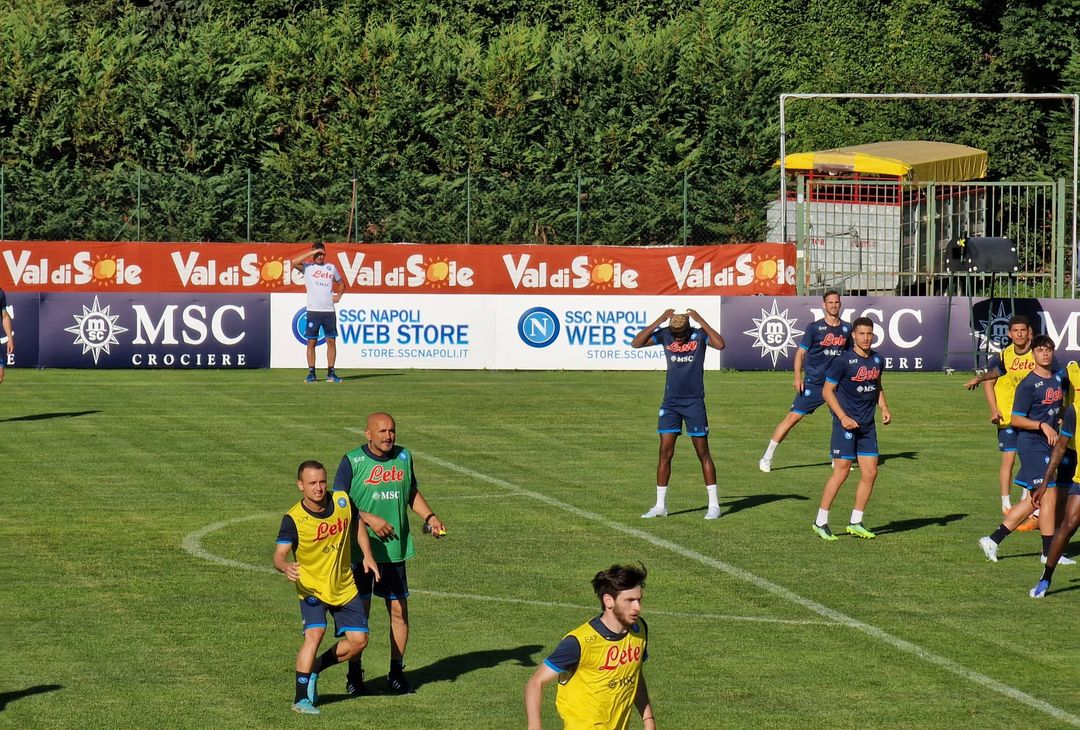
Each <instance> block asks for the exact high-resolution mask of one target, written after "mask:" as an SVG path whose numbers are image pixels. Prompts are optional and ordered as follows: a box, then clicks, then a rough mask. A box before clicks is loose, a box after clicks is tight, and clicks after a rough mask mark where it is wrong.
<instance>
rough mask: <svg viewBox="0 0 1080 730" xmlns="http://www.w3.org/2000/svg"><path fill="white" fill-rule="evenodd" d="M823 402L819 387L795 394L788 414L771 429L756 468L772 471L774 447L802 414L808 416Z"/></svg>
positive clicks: (800, 418) (796, 423)
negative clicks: (770, 436)
mask: <svg viewBox="0 0 1080 730" xmlns="http://www.w3.org/2000/svg"><path fill="white" fill-rule="evenodd" d="M824 402H825V401H824V400H822V398H821V388H820V387H818V388H816V389H811V388H805V389H803V390H802V391H800V392H799V393H796V394H795V400H794V401H792V403H791V410H790V411H788V414H787V415H786V416H784V418H783V420H782V421H780V423H778V424H776V428H774V429H773V432H772V438H770V439H769V445H768V446H767V447H765V453H764V454H763V455H762V457H761V458H760V459H759V460H758V469H760V470H761V471H763V472H765V473H766V474H767V473H769V472H770V471H772V460H773V455H774V454H775V453H776V447H777V446H779V445H780V444H781V443H782V442H783V440H784V439H785V438H787V435H788V432H790V431H791V429H793V428H795V426H797V425H798V423H799V421H801V420H802V419H803V417H804V416H808V415H810V414H811V413H813V412H814V411H816V410H817V409H818V407H819V406H821V404H822V403H824Z"/></svg>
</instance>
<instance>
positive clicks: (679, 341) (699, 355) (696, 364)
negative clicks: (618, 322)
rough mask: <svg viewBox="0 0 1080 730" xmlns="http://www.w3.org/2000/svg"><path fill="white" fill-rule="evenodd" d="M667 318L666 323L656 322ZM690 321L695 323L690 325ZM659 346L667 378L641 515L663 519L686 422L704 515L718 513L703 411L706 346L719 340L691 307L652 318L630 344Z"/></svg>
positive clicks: (717, 346)
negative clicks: (652, 492) (651, 492)
mask: <svg viewBox="0 0 1080 730" xmlns="http://www.w3.org/2000/svg"><path fill="white" fill-rule="evenodd" d="M664 322H667V323H668V324H667V326H666V327H661V325H662V324H663V323H664ZM691 322H695V323H697V325H698V327H693V326H691ZM649 345H660V346H662V347H663V348H664V360H665V362H666V364H667V379H666V381H665V384H664V399H663V401H662V402H661V404H660V413H659V416H658V418H657V424H656V431H657V433H658V434H659V436H660V453H659V456H658V458H657V464H656V503H655V504H654V505H653V507H652V508H651V509H650V510H649V511H648V512H646V513H645V514H643V515H642V517H643V518H645V519H651V518H653V517H666V516H667V514H668V509H667V488H668V481H669V480H670V478H671V459H672V457H673V456H674V455H675V441H676V439H677V438H678V437H679V434H681V433H682V430H683V424H684V423H685V424H686V433H687V434H688V435H689V436H690V441H691V442H692V443H693V445H694V452H695V453H696V454H697V457H698V461H699V462H700V463H701V473H702V476H703V477H704V479H705V490H706V492H707V493H708V497H709V505H708V508H707V509H706V512H705V519H707V520H715V519H717V518H718V517H720V501H719V497H718V495H717V490H716V466H715V464H714V463H713V459H712V454H711V453H710V452H709V417H708V414H707V413H706V411H705V374H704V373H705V348H706V347H712V348H714V349H717V350H723V349H724V345H725V343H724V338H723V337H721V336H720V333H719V332H717V331H716V330H715V329H713V328H712V326H711V325H709V323H708V322H706V321H705V318H704V317H702V316H701V315H700V314H698V313H697V312H696V311H695V310H693V309H687V310H686V314H676V313H675V310H673V309H668V310H665V311H664V313H663V314H661V315H660V316H659V317H657V318H656V320H655V321H654V322H653V323H652V324H649V325H647V326H646V327H645V328H644V329H642V330H641V331H640V332H638V333H637V335H635V337H634V339H633V340H632V341H631V342H630V346H631V347H634V348H641V347H647V346H649Z"/></svg>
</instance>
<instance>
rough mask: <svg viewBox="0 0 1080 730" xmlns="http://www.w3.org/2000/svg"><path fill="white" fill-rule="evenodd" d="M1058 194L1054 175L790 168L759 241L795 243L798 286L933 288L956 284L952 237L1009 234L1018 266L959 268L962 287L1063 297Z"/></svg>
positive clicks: (1066, 255)
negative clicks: (915, 175)
mask: <svg viewBox="0 0 1080 730" xmlns="http://www.w3.org/2000/svg"><path fill="white" fill-rule="evenodd" d="M1066 203H1067V196H1066V194H1065V181H1064V180H1057V181H1054V182H963V183H915V182H907V181H882V180H831V179H827V178H825V179H811V178H807V177H804V176H799V177H798V178H797V184H796V186H795V189H794V191H793V192H792V194H791V195H790V196H789V199H788V200H787V201H786V202H785V206H786V210H784V211H781V208H780V203H779V202H778V201H777V202H775V203H773V204H772V205H770V207H769V233H768V240H776V241H779V240H787V241H793V242H795V243H796V244H797V245H798V248H799V256H800V259H799V260H800V269H799V272H800V273H799V285H800V289H801V290H803V291H805V292H821V291H825V290H827V289H836V290H838V291H841V292H897V293H942V292H945V291H948V290H949V289H950V288H953V289H954V290H955V288H956V287H957V285H958V283H959V282H958V281H957V279H958V278H960V270H961V269H962V267H961V266H960V262H959V261H957V260H955V259H954V258H953V255H954V251H955V246H954V245H953V244H954V242H955V241H956V240H957V239H962V238H969V237H975V236H994V237H1004V238H1009V239H1011V240H1012V241H1014V242H1015V243H1016V249H1017V256H1018V259H1019V270H1018V271H1016V272H1014V273H1012V274H1003V273H998V274H996V275H995V274H977V275H971V274H967V273H963V274H962V277H963V279H964V281H963V282H962V285H963V286H964V287H965V288H966V289H967V290H973V291H974V292H975V293H983V294H995V295H1015V296H1056V297H1061V296H1065V295H1069V296H1072V295H1073V291H1072V289H1073V287H1072V281H1071V279H1072V276H1071V272H1072V270H1073V269H1072V255H1071V253H1072V252H1071V246H1067V245H1066V231H1065V223H1066V221H1067V220H1068V215H1069V211H1068V207H1067V205H1066ZM785 219H786V220H785ZM784 226H786V228H785V227H784ZM1067 283H1068V287H1067V286H1066V284H1067Z"/></svg>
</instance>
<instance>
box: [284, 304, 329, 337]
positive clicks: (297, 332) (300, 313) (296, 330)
mask: <svg viewBox="0 0 1080 730" xmlns="http://www.w3.org/2000/svg"><path fill="white" fill-rule="evenodd" d="M292 333H293V337H295V338H296V341H297V342H299V343H300V344H301V345H304V346H307V337H306V335H307V309H306V308H305V309H298V310H296V314H294V315H293V318H292ZM319 334H322V330H319ZM324 342H326V336H325V335H324V336H322V337H320V338H319V339H318V340H316V341H315V345H316V346H318V345H321V344H323V343H324Z"/></svg>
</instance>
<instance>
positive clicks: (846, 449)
mask: <svg viewBox="0 0 1080 730" xmlns="http://www.w3.org/2000/svg"><path fill="white" fill-rule="evenodd" d="M829 451H830V452H832V458H834V459H847V460H848V461H855V460H856V459H857V458H858V457H860V456H877V455H878V445H877V424H876V423H875V422H873V421H871V422H870V423H868V424H867V425H866V426H859V427H858V428H856V429H855V430H854V431H848V430H847V429H845V428H844V427H843V426H841V425H840V422H839V421H838V420H836V418H835V417H834V418H833V427H832V438H831V439H830V440H829Z"/></svg>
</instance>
